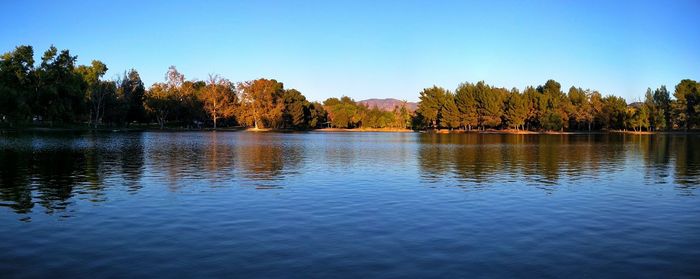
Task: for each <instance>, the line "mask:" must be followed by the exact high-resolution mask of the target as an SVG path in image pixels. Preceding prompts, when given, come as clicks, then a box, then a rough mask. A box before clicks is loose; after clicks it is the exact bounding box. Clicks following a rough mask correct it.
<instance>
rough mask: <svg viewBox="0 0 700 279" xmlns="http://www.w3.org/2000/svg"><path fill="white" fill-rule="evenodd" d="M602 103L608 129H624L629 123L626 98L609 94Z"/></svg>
mask: <svg viewBox="0 0 700 279" xmlns="http://www.w3.org/2000/svg"><path fill="white" fill-rule="evenodd" d="M602 103H603V108H602V110H603V111H602V116H603V122H604V123H605V126H606V127H607V128H608V129H624V128H625V126H626V125H625V124H626V123H627V102H626V101H625V99H623V98H621V97H617V96H613V95H609V96H606V97H605V98H603V100H602Z"/></svg>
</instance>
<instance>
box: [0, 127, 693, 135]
mask: <svg viewBox="0 0 700 279" xmlns="http://www.w3.org/2000/svg"><path fill="white" fill-rule="evenodd" d="M212 131H219V132H251V133H268V132H269V133H307V132H319V133H424V134H486V135H603V134H628V135H698V134H700V131H628V130H602V131H590V132H589V131H528V130H513V129H507V130H495V129H487V130H471V131H468V130H447V129H438V130H410V129H396V128H354V129H348V128H321V129H309V130H293V129H276V128H258V129H256V128H245V127H226V128H217V129H216V130H214V129H212V128H201V129H187V128H164V129H160V128H157V127H152V126H149V127H129V128H97V129H94V128H88V127H19V128H8V127H3V128H0V134H3V133H8V132H99V133H106V132H110V133H125V132H126V133H130V132H166V133H167V132H212Z"/></svg>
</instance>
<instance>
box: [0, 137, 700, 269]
mask: <svg viewBox="0 0 700 279" xmlns="http://www.w3.org/2000/svg"><path fill="white" fill-rule="evenodd" d="M0 185H1V186H0V277H2V278H47V277H54V278H71V277H90V278H95V277H132V278H133V277H141V278H148V277H151V276H158V277H168V278H172V277H296V278H330V277H346V278H358V277H359V278H362V277H394V278H409V277H417V278H425V277H443V278H454V277H470V278H473V277H489V278H492V277H539V278H542V277H580V278H583V277H590V278H602V277H609V278H619V277H634V278H640V277H642V278H644V277H646V278H660V277H674V278H678V277H688V278H692V277H695V278H697V277H698V276H700V197H699V196H698V195H699V194H700V189H698V188H699V187H700V136H695V135H690V136H632V135H626V136H623V135H569V136H565V135H564V136H562V135H548V136H536V135H535V136H532V135H528V136H525V135H517V136H516V135H509V136H505V135H427V134H388V133H386V134H385V133H378V134H373V133H300V134H274V133H245V132H229V133H226V132H216V133H211V132H202V133H197V132H191V133H190V132H187V133H112V134H109V133H107V134H55V133H39V134H21V135H17V134H0Z"/></svg>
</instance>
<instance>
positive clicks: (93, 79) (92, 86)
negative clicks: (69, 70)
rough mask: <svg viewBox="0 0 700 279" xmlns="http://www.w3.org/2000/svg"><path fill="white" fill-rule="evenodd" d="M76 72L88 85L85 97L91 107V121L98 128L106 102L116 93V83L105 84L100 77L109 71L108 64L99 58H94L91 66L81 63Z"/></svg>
mask: <svg viewBox="0 0 700 279" xmlns="http://www.w3.org/2000/svg"><path fill="white" fill-rule="evenodd" d="M76 72H77V73H78V74H79V75H80V76H81V77H82V78H83V81H84V82H85V84H86V86H87V90H86V92H85V98H86V99H87V100H88V104H89V107H90V123H91V124H92V125H93V126H94V128H97V126H98V125H99V124H101V123H102V117H103V116H104V111H105V103H106V102H107V100H108V99H109V98H112V97H113V96H114V94H115V91H116V90H115V87H114V84H111V82H109V83H110V84H104V82H103V81H102V80H100V78H102V76H104V74H105V73H107V65H105V64H104V63H102V61H99V60H92V63H91V65H90V66H85V65H80V66H78V68H77V69H76Z"/></svg>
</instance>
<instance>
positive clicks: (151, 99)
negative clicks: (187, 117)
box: [144, 83, 177, 130]
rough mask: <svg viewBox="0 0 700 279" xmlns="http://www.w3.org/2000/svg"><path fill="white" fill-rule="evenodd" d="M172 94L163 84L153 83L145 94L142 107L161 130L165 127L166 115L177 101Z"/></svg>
mask: <svg viewBox="0 0 700 279" xmlns="http://www.w3.org/2000/svg"><path fill="white" fill-rule="evenodd" d="M172 93H173V91H170V90H168V86H167V85H166V84H165V83H154V84H153V85H152V86H151V88H149V89H148V91H147V92H146V96H145V101H144V106H145V107H146V111H148V112H149V113H151V114H152V115H153V116H154V117H155V118H156V121H158V126H160V129H161V130H162V129H163V127H164V126H165V122H166V121H167V118H168V115H169V114H170V113H171V112H172V111H173V110H174V109H175V107H176V105H177V99H176V98H175V95H173V94H172Z"/></svg>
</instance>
